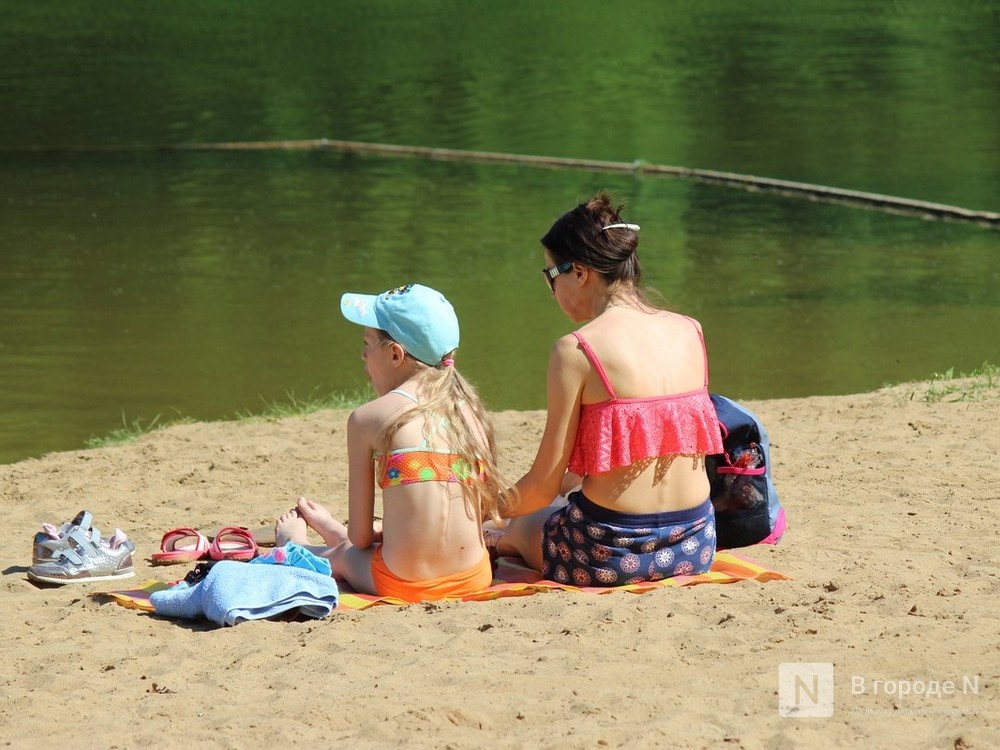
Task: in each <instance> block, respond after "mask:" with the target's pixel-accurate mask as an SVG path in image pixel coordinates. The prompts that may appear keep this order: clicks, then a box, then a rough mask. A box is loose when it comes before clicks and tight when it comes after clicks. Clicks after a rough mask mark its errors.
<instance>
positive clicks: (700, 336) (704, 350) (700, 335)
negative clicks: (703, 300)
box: [683, 315, 708, 390]
mask: <svg viewBox="0 0 1000 750" xmlns="http://www.w3.org/2000/svg"><path fill="white" fill-rule="evenodd" d="M683 317H684V318H685V319H687V320H688V321H689V322H690V323H691V325H693V326H694V330H695V332H696V333H697V334H698V340H699V341H701V353H702V356H703V357H704V358H705V389H706V390H708V347H707V346H705V334H703V333H702V332H701V328H699V327H698V321H696V320H695V319H694V318H689V317H688V316H687V315H684V316H683Z"/></svg>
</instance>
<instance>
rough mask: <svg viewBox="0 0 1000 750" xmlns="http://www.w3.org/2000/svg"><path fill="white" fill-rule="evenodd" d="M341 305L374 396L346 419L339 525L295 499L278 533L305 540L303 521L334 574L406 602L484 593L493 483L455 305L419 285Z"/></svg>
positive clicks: (488, 440) (490, 453) (486, 432)
mask: <svg viewBox="0 0 1000 750" xmlns="http://www.w3.org/2000/svg"><path fill="white" fill-rule="evenodd" d="M340 304H341V312H342V313H343V315H344V317H345V318H347V320H349V321H351V322H352V323H357V324H358V325H361V326H364V348H363V349H362V352H361V359H362V360H363V361H364V363H365V372H366V373H367V375H368V377H369V379H370V380H371V383H372V386H373V387H374V389H375V393H376V394H377V396H378V398H376V399H375V400H374V401H370V402H369V403H366V404H364V405H363V406H359V407H358V408H357V409H355V410H354V412H353V413H352V414H351V415H350V418H349V419H348V422H347V453H348V470H349V480H348V516H349V518H348V525H347V526H346V527H345V526H344V525H343V524H341V523H340V522H338V521H336V520H335V519H334V518H333V517H332V516H331V514H330V512H329V511H328V510H326V509H325V508H323V507H322V506H320V505H318V504H316V503H313V502H311V501H309V500H306V499H305V498H299V500H298V502H297V504H296V507H295V508H293V509H292V510H291V511H289V512H288V513H286V514H284V515H283V516H281V517H280V518H279V519H278V521H277V523H276V526H275V535H276V541H277V543H278V544H279V545H281V544H284V543H286V542H289V541H292V542H296V543H299V544H305V543H306V533H307V532H306V528H307V526H308V527H311V528H312V529H314V530H315V531H316V532H317V533H318V534H319V535H320V536H321V537H322V538H323V540H324V542H326V544H327V545H329V548H328V549H325V550H320V551H318V552H319V553H320V554H323V555H325V556H327V557H328V558H329V559H330V563H331V566H332V568H333V574H334V576H335V577H337V578H341V579H343V580H346V581H347V582H348V583H349V584H350V585H351V586H352V587H353V588H354V589H355V590H356V591H359V592H362V593H368V594H377V595H380V596H395V597H398V598H400V599H404V600H406V601H411V602H416V601H430V600H436V599H442V598H445V597H460V596H464V595H466V594H470V593H473V592H477V591H482V590H483V589H485V588H487V587H488V586H489V585H490V583H491V581H492V571H491V566H490V559H489V555H488V553H487V550H486V547H485V545H484V543H483V532H482V523H483V521H484V520H486V519H487V518H493V519H496V518H498V514H497V498H498V496H499V489H500V487H501V483H500V480H499V472H498V471H497V468H496V459H495V444H494V434H493V428H492V424H491V422H490V420H489V418H488V417H487V414H486V411H485V409H484V407H483V404H482V402H481V401H480V399H479V396H478V395H477V394H476V391H475V389H474V388H473V387H472V386H471V385H470V384H469V383H468V382H467V381H466V380H465V378H463V377H462V376H461V375H460V374H459V372H458V371H457V370H456V369H455V359H454V358H455V349H456V348H457V347H458V342H459V327H458V319H457V318H456V316H455V311H454V309H453V308H452V306H451V304H450V303H449V302H448V300H447V299H445V298H444V296H443V295H442V294H441V293H440V292H437V291H435V290H433V289H430V288H428V287H426V286H421V285H420V284H408V285H406V286H402V287H399V288H397V289H390V290H389V291H387V292H384V293H382V294H379V295H364V294H345V295H344V296H343V298H342V299H341V303H340ZM376 485H377V486H378V487H379V488H380V489H381V490H382V506H383V516H384V518H383V520H382V524H381V528H380V529H379V528H377V527H376V523H375V487H376ZM314 551H317V550H315V549H314Z"/></svg>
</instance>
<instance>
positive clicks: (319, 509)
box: [295, 497, 347, 547]
mask: <svg viewBox="0 0 1000 750" xmlns="http://www.w3.org/2000/svg"><path fill="white" fill-rule="evenodd" d="M295 508H296V510H298V512H299V514H300V515H301V516H302V518H304V519H305V523H306V524H308V526H309V528H310V529H312V530H313V531H315V532H316V533H317V534H319V535H320V536H321V537H322V538H323V541H324V542H326V544H327V546H329V547H336V546H337V545H339V544H342V543H343V542H346V541H347V527H346V526H344V524H342V523H341V522H340V521H338V520H337V519H335V518H334V517H333V516H332V515H331V514H330V511H328V510H327V509H326V508H324V507H323V506H322V505H320V504H319V503H314V502H313V501H312V500H306V499H305V498H304V497H300V498H299V499H298V502H297V503H295Z"/></svg>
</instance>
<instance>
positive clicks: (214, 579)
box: [150, 560, 338, 625]
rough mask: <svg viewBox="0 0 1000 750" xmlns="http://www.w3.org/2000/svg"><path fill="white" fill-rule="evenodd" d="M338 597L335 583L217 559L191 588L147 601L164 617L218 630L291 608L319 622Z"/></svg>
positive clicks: (302, 572)
mask: <svg viewBox="0 0 1000 750" xmlns="http://www.w3.org/2000/svg"><path fill="white" fill-rule="evenodd" d="M337 596H338V591H337V583H336V582H335V581H334V580H333V579H332V578H330V576H327V575H323V574H321V573H316V572H315V571H312V570H306V569H304V568H298V567H293V566H289V565H247V564H246V563H242V562H236V561H233V560H222V561H220V562H217V563H216V564H215V565H213V566H212V569H211V570H210V571H209V572H208V575H207V576H205V578H204V579H203V580H201V581H199V582H198V583H196V584H195V585H194V586H188V585H187V584H183V583H182V584H178V585H177V586H173V587H171V588H169V589H166V590H164V591H156V592H154V593H153V594H152V595H151V596H150V602H151V603H152V604H153V608H154V609H155V610H156V614H158V615H163V616H164V617H184V618H188V619H199V618H202V617H204V618H207V619H209V620H211V621H212V622H216V623H218V624H219V625H236V624H237V623H240V622H243V621H244V620H261V619H264V618H267V617H274V616H275V615H278V614H281V613H282V612H287V611H288V610H290V609H298V610H299V612H300V613H301V614H303V615H305V616H307V617H314V618H316V619H320V618H323V617H326V616H327V615H329V614H330V613H331V612H332V611H333V610H334V609H336V607H337Z"/></svg>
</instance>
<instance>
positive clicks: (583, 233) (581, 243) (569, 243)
mask: <svg viewBox="0 0 1000 750" xmlns="http://www.w3.org/2000/svg"><path fill="white" fill-rule="evenodd" d="M624 208H625V205H624V204H621V205H619V206H615V205H614V204H613V203H612V200H611V196H610V195H609V194H608V193H607V191H604V190H602V191H601V192H599V193H598V194H597V195H595V196H594V197H593V198H591V199H590V200H589V201H587V202H586V203H581V204H580V205H578V206H577V207H576V208H574V209H573V210H572V211H567V212H566V213H565V214H563V215H562V216H560V217H559V219H557V220H556V223H555V224H553V225H552V228H551V229H549V231H548V232H547V233H546V235H545V236H544V237H542V245H543V246H544V247H545V249H546V250H548V251H549V254H550V255H551V256H552V260H553V262H555V263H557V264H558V263H566V262H567V261H570V262H573V263H579V264H580V265H583V266H587V267H588V268H593V269H594V270H595V271H597V273H599V274H601V276H603V277H604V279H605V280H606V281H607V282H608V284H612V285H613V284H616V283H618V284H628V285H631V286H634V287H638V286H639V282H640V281H642V269H641V268H640V266H639V256H638V255H637V254H636V250H637V248H638V247H639V232H638V231H636V230H635V229H631V228H628V227H615V228H613V229H605V228H604V227H607V226H608V225H610V224H623V223H625V222H624V220H623V219H622V217H621V214H620V212H621V211H622V210H623V209H624Z"/></svg>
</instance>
